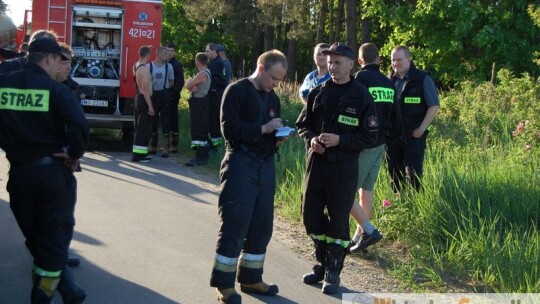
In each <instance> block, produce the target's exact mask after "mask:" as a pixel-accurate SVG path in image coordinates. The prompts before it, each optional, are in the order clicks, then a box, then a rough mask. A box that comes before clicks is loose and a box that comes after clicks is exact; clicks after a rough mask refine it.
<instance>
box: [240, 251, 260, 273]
mask: <svg viewBox="0 0 540 304" xmlns="http://www.w3.org/2000/svg"><path fill="white" fill-rule="evenodd" d="M264 258H265V255H264V254H251V253H245V252H242V255H240V266H242V267H246V268H252V269H262V268H263V265H264Z"/></svg>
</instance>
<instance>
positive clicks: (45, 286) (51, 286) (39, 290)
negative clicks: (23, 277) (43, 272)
mask: <svg viewBox="0 0 540 304" xmlns="http://www.w3.org/2000/svg"><path fill="white" fill-rule="evenodd" d="M59 281H60V278H50V277H43V276H40V275H37V274H35V273H32V282H33V286H32V293H31V295H30V303H32V304H50V303H51V301H52V299H53V297H54V291H55V290H56V287H57V286H58V282H59Z"/></svg>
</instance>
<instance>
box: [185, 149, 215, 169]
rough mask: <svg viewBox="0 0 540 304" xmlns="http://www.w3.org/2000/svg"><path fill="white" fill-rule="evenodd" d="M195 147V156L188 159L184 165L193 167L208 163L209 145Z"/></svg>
mask: <svg viewBox="0 0 540 304" xmlns="http://www.w3.org/2000/svg"><path fill="white" fill-rule="evenodd" d="M196 149H197V150H196V152H195V158H194V159H191V160H189V161H188V162H187V163H186V166H188V167H195V166H202V165H206V164H207V163H208V159H209V153H210V147H209V146H208V145H205V146H198V147H197V148H196Z"/></svg>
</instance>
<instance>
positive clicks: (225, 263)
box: [214, 253, 238, 272]
mask: <svg viewBox="0 0 540 304" xmlns="http://www.w3.org/2000/svg"><path fill="white" fill-rule="evenodd" d="M237 264H238V258H229V257H226V256H224V255H221V254H217V253H216V259H215V261H214V268H215V269H217V270H219V271H223V272H235V271H236V266H237Z"/></svg>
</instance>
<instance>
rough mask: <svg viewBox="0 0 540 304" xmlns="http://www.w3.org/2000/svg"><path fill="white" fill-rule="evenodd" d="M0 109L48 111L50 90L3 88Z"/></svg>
mask: <svg viewBox="0 0 540 304" xmlns="http://www.w3.org/2000/svg"><path fill="white" fill-rule="evenodd" d="M0 110H12V111H28V112H48V111H49V91H48V90H26V89H13V88H1V89H0Z"/></svg>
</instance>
